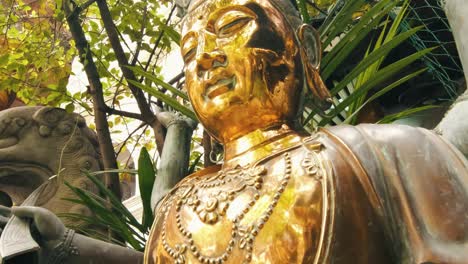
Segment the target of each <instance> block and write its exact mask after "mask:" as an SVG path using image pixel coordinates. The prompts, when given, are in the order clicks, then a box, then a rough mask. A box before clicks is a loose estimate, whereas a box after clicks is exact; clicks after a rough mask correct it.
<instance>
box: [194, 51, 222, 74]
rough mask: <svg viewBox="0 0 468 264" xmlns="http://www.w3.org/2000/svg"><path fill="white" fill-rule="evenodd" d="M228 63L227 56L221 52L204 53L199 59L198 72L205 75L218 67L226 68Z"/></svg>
mask: <svg viewBox="0 0 468 264" xmlns="http://www.w3.org/2000/svg"><path fill="white" fill-rule="evenodd" d="M226 62H227V57H226V54H224V52H222V51H220V50H214V51H211V52H203V53H201V54H200V55H199V56H198V58H197V65H198V72H199V73H203V72H205V71H208V70H210V69H213V68H216V67H222V66H225V65H226Z"/></svg>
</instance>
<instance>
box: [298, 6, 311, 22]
mask: <svg viewBox="0 0 468 264" xmlns="http://www.w3.org/2000/svg"><path fill="white" fill-rule="evenodd" d="M297 6H298V7H299V11H300V13H301V16H302V20H304V22H305V23H306V24H308V23H310V15H309V11H308V10H307V5H306V1H305V0H297Z"/></svg>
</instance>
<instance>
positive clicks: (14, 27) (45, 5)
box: [0, 0, 75, 105]
mask: <svg viewBox="0 0 468 264" xmlns="http://www.w3.org/2000/svg"><path fill="white" fill-rule="evenodd" d="M0 2H1V5H0V33H1V37H0V89H1V90H8V91H12V92H15V93H16V94H17V96H18V97H19V98H21V99H22V100H23V101H25V102H26V103H29V104H51V105H58V104H60V103H63V102H70V101H72V100H73V98H72V97H70V96H69V94H68V93H67V91H66V85H67V82H68V77H69V75H70V71H71V61H72V58H73V57H74V56H75V51H74V49H71V48H70V43H69V40H70V39H69V34H68V32H67V31H66V29H65V28H64V25H63V23H64V21H63V18H61V17H60V15H59V12H56V10H55V9H54V8H53V2H52V1H46V0H40V1H35V3H34V4H26V3H25V2H24V1H23V0H2V1H0Z"/></svg>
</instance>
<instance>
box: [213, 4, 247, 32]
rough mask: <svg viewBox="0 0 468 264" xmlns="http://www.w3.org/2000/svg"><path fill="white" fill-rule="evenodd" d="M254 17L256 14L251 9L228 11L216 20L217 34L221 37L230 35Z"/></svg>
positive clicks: (215, 28)
mask: <svg viewBox="0 0 468 264" xmlns="http://www.w3.org/2000/svg"><path fill="white" fill-rule="evenodd" d="M253 19H255V14H254V13H253V12H251V11H250V10H248V11H246V10H242V11H241V10H230V11H227V12H225V13H224V14H223V15H222V16H221V17H220V18H219V19H218V20H217V21H216V22H215V24H214V30H215V34H216V35H217V36H218V37H220V38H225V37H230V36H232V35H233V34H234V33H236V32H238V31H239V30H241V29H242V28H243V27H245V26H246V25H247V24H248V23H249V22H250V21H251V20H253Z"/></svg>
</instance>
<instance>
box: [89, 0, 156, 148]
mask: <svg viewBox="0 0 468 264" xmlns="http://www.w3.org/2000/svg"><path fill="white" fill-rule="evenodd" d="M97 4H98V8H99V11H100V13H101V18H102V21H103V23H104V28H105V29H106V32H107V35H108V37H109V41H110V43H111V46H112V49H113V50H114V53H115V57H116V58H117V61H118V63H119V66H120V68H121V70H122V74H123V76H124V77H125V79H126V80H127V83H128V87H129V88H130V91H131V92H132V94H133V96H134V97H135V99H136V101H137V104H138V107H139V108H140V111H141V116H142V118H143V120H144V121H145V122H146V123H147V124H149V125H150V126H151V127H152V128H153V130H154V136H155V140H156V145H157V148H158V152H159V153H161V152H162V149H163V146H164V138H165V129H164V127H163V126H162V125H161V123H159V121H158V120H157V118H156V116H155V115H154V113H153V112H152V111H151V107H150V105H149V104H148V102H147V101H146V97H145V95H144V93H143V91H142V90H141V89H139V88H138V87H136V86H135V85H133V84H131V83H130V81H129V80H133V81H137V79H136V76H135V74H134V73H133V71H131V70H130V69H128V68H127V66H128V65H129V63H128V59H127V56H126V55H125V52H124V50H123V48H122V45H121V43H120V39H119V35H118V33H117V29H116V27H115V24H114V21H113V20H112V15H111V13H110V11H109V7H108V5H107V2H106V1H105V0H97Z"/></svg>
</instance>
